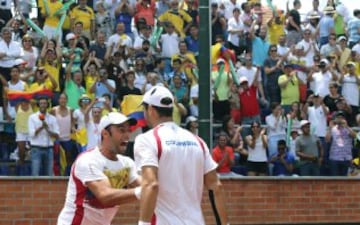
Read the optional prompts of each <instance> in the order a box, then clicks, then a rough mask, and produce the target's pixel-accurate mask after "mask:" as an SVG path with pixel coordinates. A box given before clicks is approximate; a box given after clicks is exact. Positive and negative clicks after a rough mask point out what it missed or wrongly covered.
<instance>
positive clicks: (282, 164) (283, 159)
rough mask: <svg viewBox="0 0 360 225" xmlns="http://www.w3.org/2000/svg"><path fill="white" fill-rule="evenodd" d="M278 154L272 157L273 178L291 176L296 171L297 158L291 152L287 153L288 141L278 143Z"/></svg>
mask: <svg viewBox="0 0 360 225" xmlns="http://www.w3.org/2000/svg"><path fill="white" fill-rule="evenodd" d="M277 149H278V154H276V155H273V156H270V163H272V164H273V165H274V166H273V171H272V175H273V176H291V175H292V174H293V170H294V163H295V158H294V155H292V153H291V152H288V151H287V148H286V141H285V140H279V141H278V143H277Z"/></svg>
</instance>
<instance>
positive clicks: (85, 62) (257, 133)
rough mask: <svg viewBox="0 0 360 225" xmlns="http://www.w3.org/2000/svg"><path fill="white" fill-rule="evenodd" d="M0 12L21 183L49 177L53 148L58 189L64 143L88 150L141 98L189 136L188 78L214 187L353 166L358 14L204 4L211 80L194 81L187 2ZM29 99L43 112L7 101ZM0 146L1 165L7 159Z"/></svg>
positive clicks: (3, 105)
mask: <svg viewBox="0 0 360 225" xmlns="http://www.w3.org/2000/svg"><path fill="white" fill-rule="evenodd" d="M2 2H4V3H2V4H1V6H0V26H1V27H2V28H1V40H0V74H1V75H0V79H1V82H0V90H1V91H2V92H3V95H1V98H0V109H1V111H0V120H3V121H6V122H14V125H13V124H12V123H4V124H1V125H0V126H1V127H0V128H1V130H2V131H4V132H6V133H10V134H16V135H15V136H16V143H17V148H16V152H15V153H13V157H15V158H16V159H17V161H18V163H19V165H22V164H24V162H26V161H27V160H29V161H30V162H31V167H32V175H35V176H36V175H52V174H53V170H52V165H53V159H54V158H55V159H56V158H57V156H56V154H55V156H54V151H55V153H56V152H57V151H56V150H55V149H56V147H55V146H61V148H63V149H64V150H65V151H64V152H65V155H62V156H60V157H62V158H65V159H66V162H67V167H66V168H65V170H64V171H63V173H62V174H63V175H68V174H69V172H70V166H71V163H72V162H73V160H74V158H75V157H76V155H77V154H78V152H79V151H80V150H79V144H78V143H75V142H74V141H73V140H72V138H71V136H72V134H73V133H74V132H77V131H79V130H81V129H86V135H87V143H86V144H87V145H86V148H88V149H89V148H92V147H94V146H96V145H97V144H98V143H100V134H99V131H98V124H99V121H100V118H101V116H103V115H106V114H107V113H108V112H112V111H122V108H121V103H122V101H123V100H124V96H126V95H129V94H132V95H142V94H144V93H145V92H146V91H147V90H149V89H150V88H151V87H153V86H165V87H167V88H169V89H170V90H171V92H172V93H173V94H174V96H175V99H176V102H175V109H174V112H173V117H174V120H175V121H176V122H177V123H178V124H185V126H186V127H187V128H188V129H189V130H190V131H191V132H193V133H194V134H197V117H198V116H199V115H198V102H199V98H198V97H199V85H198V80H199V76H208V77H209V79H211V81H212V99H205V100H206V101H209V103H212V106H213V107H212V108H213V112H212V115H213V122H214V124H221V126H220V128H219V129H217V128H216V129H215V130H216V132H215V137H214V140H215V145H214V146H213V147H214V151H213V157H214V159H216V160H217V161H218V163H219V173H223V174H228V173H230V172H231V174H234V173H241V174H243V175H249V176H257V175H284V176H289V175H301V176H312V175H334V176H336V175H338V176H346V175H348V170H349V168H350V167H351V166H353V165H352V159H353V158H357V157H358V151H357V148H356V146H357V143H358V140H357V134H356V132H355V131H356V129H355V128H356V127H357V126H360V116H358V113H359V84H360V80H359V77H358V75H359V74H360V10H359V9H355V10H354V11H353V12H352V13H351V12H349V10H347V9H346V7H345V6H344V5H342V4H341V3H339V2H337V1H336V2H335V1H333V0H329V1H327V4H326V7H325V8H322V9H321V8H319V0H313V1H312V4H313V8H312V10H311V11H309V12H308V13H307V14H306V15H300V13H299V9H300V8H301V2H300V1H299V0H294V1H292V2H290V3H289V4H288V8H287V9H280V8H277V7H276V6H273V5H271V4H270V5H263V4H262V3H261V1H257V0H241V1H240V0H238V1H236V0H211V3H210V4H211V8H210V11H211V12H210V13H211V24H212V29H211V31H212V32H211V42H212V45H213V48H212V50H213V51H218V53H219V54H215V53H214V52H212V57H213V58H212V61H213V65H212V71H211V74H203V73H202V72H201V71H199V70H198V62H199V60H201V59H199V36H200V34H199V10H198V7H199V2H198V1H197V0H183V1H179V0H159V1H155V0H138V1H136V0H112V1H110V0H103V1H95V0H94V1H87V0H78V1H77V3H74V4H71V6H70V7H69V8H68V9H67V8H66V7H65V9H66V10H63V11H62V12H61V13H58V12H59V11H61V9H62V8H64V5H66V4H67V2H70V1H64V2H61V1H57V0H46V1H41V0H39V1H38V5H37V7H38V11H39V13H38V16H37V17H32V18H29V16H30V15H31V14H32V13H31V10H32V5H31V1H16V4H15V10H11V9H12V4H11V2H12V1H10V0H3V1H2ZM270 2H271V1H270ZM63 13H65V14H66V16H64V19H65V20H64V23H63V24H62V19H63V18H62V17H63V16H62V15H63ZM351 14H352V15H351ZM33 24H35V25H37V26H38V27H40V28H41V31H42V32H39V31H37V29H36V28H35V26H34V25H33ZM59 24H60V25H62V26H61V27H59ZM158 32H160V34H159V35H158V37H157V33H158ZM201 35H206V34H201ZM215 46H220V48H215ZM215 49H217V50H215ZM228 53H229V54H228ZM213 55H216V56H213ZM232 55H233V56H234V57H231V56H232ZM214 57H215V58H214ZM232 64H233V65H232ZM232 67H234V68H232ZM39 90H50V91H51V92H52V97H51V99H48V98H45V97H44V96H43V97H41V98H38V99H32V100H30V101H25V100H24V101H21V102H20V103H18V104H17V105H16V106H11V105H10V104H9V102H10V100H9V99H8V93H9V91H20V92H36V91H39ZM203 100H204V99H203ZM142 131H143V130H142V129H141V128H138V129H137V130H136V131H135V132H133V137H132V140H134V138H135V137H136V135H137V134H139V133H141V132H142ZM3 141H4V140H2V142H3ZM131 144H132V142H130V143H129V149H131ZM1 146H2V147H1V152H2V154H1V156H2V158H3V159H6V158H8V157H9V154H6V153H5V152H6V151H7V150H8V149H10V148H9V147H8V146H7V145H3V144H1ZM29 151H30V152H31V154H28V152H29ZM129 152H130V153H131V151H129ZM14 155H15V156H14ZM239 168H241V169H240V170H239Z"/></svg>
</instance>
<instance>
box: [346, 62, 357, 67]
mask: <svg viewBox="0 0 360 225" xmlns="http://www.w3.org/2000/svg"><path fill="white" fill-rule="evenodd" d="M346 65H347V66H353V67H355V66H356V64H355V63H354V62H352V61H349V62H347V63H346Z"/></svg>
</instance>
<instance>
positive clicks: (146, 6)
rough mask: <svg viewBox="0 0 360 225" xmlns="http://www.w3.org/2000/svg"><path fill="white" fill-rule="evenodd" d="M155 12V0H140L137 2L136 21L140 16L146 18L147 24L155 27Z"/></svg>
mask: <svg viewBox="0 0 360 225" xmlns="http://www.w3.org/2000/svg"><path fill="white" fill-rule="evenodd" d="M155 12H156V6H155V0H140V1H138V3H136V13H135V22H136V21H137V20H138V19H140V18H144V19H145V20H146V24H147V25H150V26H152V27H153V26H154V24H155V19H154V16H155Z"/></svg>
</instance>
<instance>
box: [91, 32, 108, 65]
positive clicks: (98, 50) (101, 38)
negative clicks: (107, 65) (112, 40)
mask: <svg viewBox="0 0 360 225" xmlns="http://www.w3.org/2000/svg"><path fill="white" fill-rule="evenodd" d="M105 35H106V34H105V33H104V32H103V31H101V30H100V31H98V32H97V34H96V39H95V43H93V44H91V45H90V48H89V54H90V55H91V54H93V56H94V57H95V58H96V59H97V60H99V62H100V63H103V62H104V60H105V54H106V45H105V40H106V36H105ZM94 53H95V54H94Z"/></svg>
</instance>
